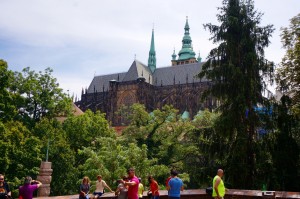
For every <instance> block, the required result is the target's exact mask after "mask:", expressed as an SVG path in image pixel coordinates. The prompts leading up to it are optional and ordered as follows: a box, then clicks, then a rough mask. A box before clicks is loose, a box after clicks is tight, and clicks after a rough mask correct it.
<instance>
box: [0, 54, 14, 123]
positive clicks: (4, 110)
mask: <svg viewBox="0 0 300 199" xmlns="http://www.w3.org/2000/svg"><path fill="white" fill-rule="evenodd" d="M12 77H13V73H12V71H10V70H8V66H7V63H6V62H5V61H4V60H0V120H2V121H9V120H11V119H13V118H14V117H15V115H16V114H17V112H16V107H15V105H14V98H13V94H12V93H11V92H10V90H9V88H10V85H11V81H12Z"/></svg>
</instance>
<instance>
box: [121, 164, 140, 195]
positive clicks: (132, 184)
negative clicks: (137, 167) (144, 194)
mask: <svg viewBox="0 0 300 199" xmlns="http://www.w3.org/2000/svg"><path fill="white" fill-rule="evenodd" d="M127 174H128V181H124V185H125V186H128V199H138V198H139V195H138V190H139V183H140V182H139V179H138V178H137V177H136V176H135V172H134V169H133V168H130V169H128V170H127Z"/></svg>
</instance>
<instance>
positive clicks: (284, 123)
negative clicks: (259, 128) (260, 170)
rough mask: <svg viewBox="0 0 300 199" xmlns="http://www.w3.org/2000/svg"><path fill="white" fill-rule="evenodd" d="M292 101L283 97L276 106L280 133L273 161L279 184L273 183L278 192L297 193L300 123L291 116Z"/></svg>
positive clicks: (298, 186) (299, 187)
mask: <svg viewBox="0 0 300 199" xmlns="http://www.w3.org/2000/svg"><path fill="white" fill-rule="evenodd" d="M291 107H292V100H291V99H290V98H289V97H288V96H283V97H282V98H281V102H280V103H279V104H278V105H277V106H276V112H277V114H276V115H277V117H276V121H277V126H278V132H277V134H276V142H275V144H274V151H273V161H274V169H275V172H274V173H275V179H276V181H275V182H277V183H276V184H275V183H271V184H270V185H271V186H274V185H277V187H274V188H275V189H276V190H278V189H280V190H289V191H297V190H299V189H300V183H299V182H298V180H297V179H298V178H299V174H298V172H299V171H300V170H299V160H300V157H299V154H300V153H299V149H300V148H299V143H297V136H299V130H300V125H299V124H300V123H299V121H298V120H297V118H296V117H295V115H293V114H291V111H290V110H291ZM298 141H299V140H298Z"/></svg>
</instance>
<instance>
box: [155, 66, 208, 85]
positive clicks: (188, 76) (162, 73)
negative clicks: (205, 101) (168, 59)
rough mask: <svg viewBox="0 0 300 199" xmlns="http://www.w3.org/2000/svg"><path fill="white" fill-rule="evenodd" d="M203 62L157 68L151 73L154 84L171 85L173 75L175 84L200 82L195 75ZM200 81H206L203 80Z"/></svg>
mask: <svg viewBox="0 0 300 199" xmlns="http://www.w3.org/2000/svg"><path fill="white" fill-rule="evenodd" d="M202 64H203V63H193V64H185V65H176V66H168V67H164V68H157V69H156V70H155V72H154V74H153V79H154V82H153V84H154V85H161V83H162V85H173V84H174V77H175V84H179V82H180V84H185V83H186V82H188V83H192V82H193V80H194V82H200V79H199V78H197V77H196V75H197V74H198V73H199V72H200V71H201V68H202ZM202 81H206V80H203V79H202Z"/></svg>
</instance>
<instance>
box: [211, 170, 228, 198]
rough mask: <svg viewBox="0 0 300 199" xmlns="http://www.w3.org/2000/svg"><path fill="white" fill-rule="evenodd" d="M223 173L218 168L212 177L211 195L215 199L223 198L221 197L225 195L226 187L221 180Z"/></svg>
mask: <svg viewBox="0 0 300 199" xmlns="http://www.w3.org/2000/svg"><path fill="white" fill-rule="evenodd" d="M223 175H224V172H223V170H222V169H218V172H217V175H216V176H215V177H214V179H213V193H212V197H214V198H215V199H223V197H224V196H225V191H226V188H225V186H224V182H223V180H222V177H223Z"/></svg>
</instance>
